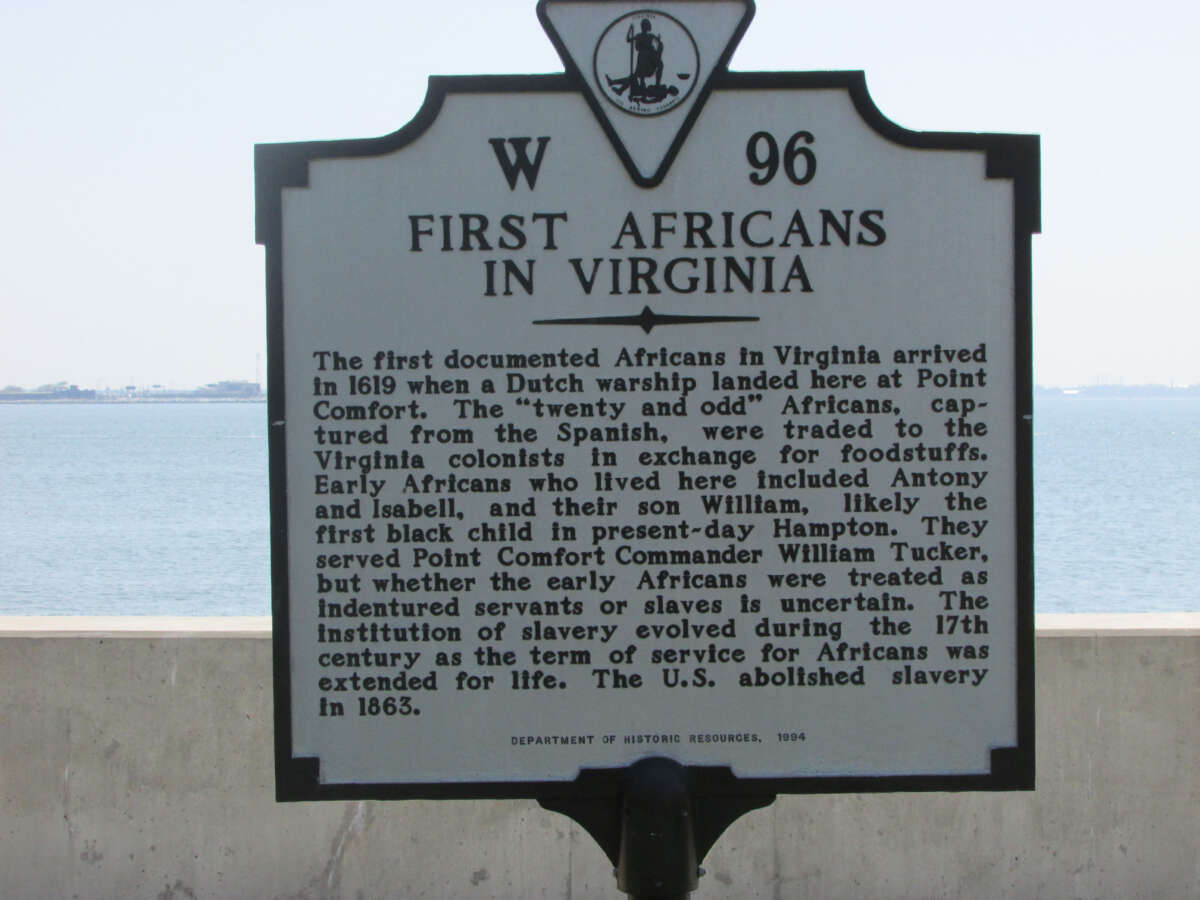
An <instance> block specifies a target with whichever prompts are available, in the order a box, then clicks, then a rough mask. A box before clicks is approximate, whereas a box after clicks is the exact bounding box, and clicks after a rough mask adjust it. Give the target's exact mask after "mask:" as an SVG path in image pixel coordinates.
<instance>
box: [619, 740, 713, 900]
mask: <svg viewBox="0 0 1200 900" xmlns="http://www.w3.org/2000/svg"><path fill="white" fill-rule="evenodd" d="M694 819H695V815H694V810H693V805H692V796H691V792H690V790H689V789H688V779H687V770H686V769H684V767H683V766H681V765H680V764H679V763H677V762H675V761H674V760H670V759H664V758H661V757H654V758H651V759H643V760H641V761H639V762H636V763H634V764H633V765H632V766H630V767H629V769H628V770H627V772H626V776H625V790H624V793H623V795H622V798H621V845H620V851H619V856H618V862H617V887H618V888H619V889H620V890H622V891H624V892H625V893H626V894H629V895H630V896H631V897H632V898H633V900H687V896H688V894H690V893H691V892H692V891H694V890H695V889H696V886H697V884H698V882H699V866H698V861H697V858H696V836H695V828H694V826H693V822H694Z"/></svg>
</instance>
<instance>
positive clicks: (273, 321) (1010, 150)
mask: <svg viewBox="0 0 1200 900" xmlns="http://www.w3.org/2000/svg"><path fill="white" fill-rule="evenodd" d="M743 27H744V26H743ZM830 89H840V90H844V91H846V92H847V93H848V94H849V95H850V99H851V100H852V102H853V103H854V106H855V108H856V110H857V111H858V113H859V115H860V116H861V117H862V119H863V121H864V122H865V123H866V124H868V125H869V126H870V127H871V128H872V129H873V130H874V131H875V132H876V133H877V134H879V135H880V136H881V137H883V138H885V139H887V140H889V141H891V142H893V143H896V144H899V145H901V146H905V147H911V148H917V149H927V150H934V151H937V150H952V151H953V150H968V151H982V152H984V154H985V158H986V177H987V178H996V179H1009V180H1011V181H1012V183H1013V204H1014V206H1013V210H1014V216H1013V264H1014V272H1013V286H1014V294H1013V320H1014V363H1015V382H1016V383H1015V389H1016V397H1015V415H1016V422H1015V435H1016V440H1015V444H1016V446H1015V448H1014V449H1015V458H1016V489H1017V516H1016V529H1017V534H1016V548H1017V554H1016V556H1017V559H1016V562H1017V609H1016V617H1017V622H1016V650H1017V659H1016V664H1017V679H1016V701H1017V710H1016V713H1017V716H1016V718H1017V736H1018V737H1017V744H1016V746H1013V747H999V748H994V749H993V750H992V751H991V771H990V773H986V774H978V775H957V774H956V775H929V774H925V775H888V776H807V777H793V778H737V777H736V776H734V775H733V774H732V772H731V771H730V769H729V768H728V767H707V766H704V767H700V766H693V767H689V768H688V776H689V780H690V782H691V784H692V788H693V790H694V792H695V793H696V794H697V795H698V796H701V797H709V798H715V800H713V801H710V802H721V801H722V798H724V800H723V802H727V803H728V802H731V801H732V802H737V801H736V799H735V798H749V799H747V800H746V802H748V803H749V804H751V805H750V806H748V807H747V808H752V806H753V805H762V803H765V802H769V798H770V797H772V796H774V795H776V794H826V793H874V792H896V791H1007V790H1032V789H1033V788H1034V780H1035V745H1034V726H1035V718H1034V699H1035V697H1034V694H1035V684H1034V602H1033V596H1034V584H1033V575H1034V568H1033V375H1032V371H1033V367H1032V246H1031V245H1032V236H1033V234H1035V233H1038V232H1039V231H1040V228H1041V222H1040V214H1041V213H1040V210H1041V185H1040V181H1041V172H1040V141H1039V138H1038V137H1037V136H1036V135H1024V134H998V133H990V134H986V133H985V134H981V133H963V132H928V131H926V132H920V131H909V130H908V129H905V128H902V127H901V126H899V125H897V124H896V123H894V122H892V121H891V120H889V119H888V118H886V117H885V116H884V115H883V113H881V112H880V111H879V109H878V107H877V106H876V105H875V103H874V101H873V100H872V99H871V97H870V95H869V93H868V92H867V86H866V77H865V74H864V73H863V72H861V71H829V72H728V71H717V72H715V73H714V74H713V76H712V78H711V80H710V81H709V84H708V85H707V90H708V91H710V92H711V91H713V90H721V91H735V90H754V91H763V90H787V91H811V90H830ZM512 93H575V94H580V93H582V94H583V95H584V96H585V97H587V96H588V94H587V91H586V90H584V88H583V85H582V84H581V83H580V76H579V75H578V73H571V74H551V75H478V76H474V75H450V76H433V77H431V78H430V79H429V88H428V92H427V94H426V97H425V101H424V103H423V104H422V106H421V108H420V110H419V111H418V112H417V114H416V116H414V118H413V119H412V121H410V122H409V123H408V124H407V125H405V126H404V127H403V128H401V129H399V130H398V131H395V132H393V133H391V134H388V135H384V136H382V137H378V138H365V139H357V140H340V141H308V142H297V143H280V144H258V145H256V146H255V148H254V150H255V152H254V165H255V205H256V218H255V238H256V241H257V243H259V244H262V245H263V246H264V248H265V250H266V288H267V345H268V354H267V389H268V390H267V416H268V435H269V451H268V452H269V462H270V514H271V612H272V617H273V624H272V634H273V650H272V661H273V673H274V675H273V681H274V700H275V709H274V718H275V735H274V737H275V792H276V799H277V800H278V801H281V802H290V801H310V800H369V799H378V800H393V799H395V800H398V799H460V800H462V799H520V798H535V799H538V800H540V801H541V802H542V804H543V805H544V806H546V807H547V808H551V809H557V810H559V811H565V810H567V809H568V808H570V807H572V806H573V805H574V804H576V803H579V802H584V803H592V804H594V805H595V808H597V809H601V808H603V809H606V810H607V809H608V808H609V806H611V803H612V802H613V800H614V798H618V797H619V796H620V792H621V784H622V782H621V777H622V775H623V773H624V772H625V769H624V767H621V768H614V769H583V770H581V772H580V774H579V776H578V777H577V778H576V779H574V780H573V781H488V782H445V783H424V782H418V783H397V782H383V783H338V784H323V783H321V781H320V771H319V770H320V764H319V759H318V758H314V757H299V758H298V757H295V756H294V755H293V753H292V730H291V726H292V715H291V665H290V655H289V650H290V641H289V638H290V615H289V579H288V527H287V496H288V494H287V446H286V433H285V423H286V421H287V410H286V408H285V393H284V387H285V371H286V359H285V356H284V343H283V337H284V336H283V319H284V300H285V298H284V293H283V253H284V248H283V236H282V196H283V189H284V188H289V187H299V188H303V187H307V186H308V183H309V181H308V174H309V164H310V163H312V162H314V161H316V160H323V159H338V158H341V159H347V158H366V157H373V156H381V155H384V154H387V153H391V152H393V151H395V150H398V149H400V148H402V147H404V146H406V145H407V144H409V143H411V142H412V141H414V140H415V139H416V138H418V137H419V136H420V135H421V134H423V133H424V132H425V131H426V130H427V129H428V128H429V127H430V126H431V125H432V124H433V122H434V121H435V120H436V119H437V116H438V114H439V112H440V111H441V108H442V105H443V103H444V102H445V100H446V97H448V96H450V95H451V94H512ZM589 102H590V100H589ZM698 105H699V104H698ZM689 125H690V123H689ZM677 149H678V147H675V148H673V152H672V158H673V156H674V151H675V150H677ZM669 161H670V160H668V163H669ZM665 168H666V167H665V166H664V170H663V173H664V174H665ZM631 174H632V173H631ZM634 180H635V181H636V182H638V183H639V184H640V185H641V186H643V187H650V186H652V184H651V183H648V182H643V181H642V180H640V179H639V178H637V177H635V178H634ZM659 180H661V177H660V178H658V179H656V180H655V181H654V183H657V181H659ZM652 755H656V754H654V753H652V752H647V754H646V756H652ZM753 798H759V800H761V801H762V803H757V801H755V800H754V799H753ZM606 804H607V805H606ZM607 814H608V813H604V815H607ZM589 830H591V829H590V828H589ZM714 839H715V838H714Z"/></svg>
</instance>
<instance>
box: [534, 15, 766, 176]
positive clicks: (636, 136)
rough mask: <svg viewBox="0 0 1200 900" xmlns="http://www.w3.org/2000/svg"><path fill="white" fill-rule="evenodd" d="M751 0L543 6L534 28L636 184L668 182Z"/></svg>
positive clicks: (739, 34) (747, 21)
mask: <svg viewBox="0 0 1200 900" xmlns="http://www.w3.org/2000/svg"><path fill="white" fill-rule="evenodd" d="M753 16H754V2H753V0H662V2H655V0H643V2H641V3H638V2H628V0H625V2H622V0H616V2H614V0H540V2H539V3H538V19H539V21H541V23H542V27H543V28H544V29H545V30H546V34H547V35H549V37H550V40H551V41H552V42H553V44H554V47H555V49H557V50H558V54H559V56H561V57H562V61H563V65H565V66H566V68H567V73H568V74H569V75H571V76H572V77H574V78H576V79H577V80H578V81H579V82H580V84H581V86H582V88H583V95H584V97H585V98H586V99H587V102H588V105H589V106H591V108H592V112H594V113H595V114H596V118H597V119H599V121H600V126H601V127H602V128H603V129H604V132H605V134H607V135H608V137H609V140H611V141H612V144H613V147H614V148H615V149H616V151H617V154H618V155H619V156H620V157H621V160H622V162H624V163H625V167H626V169H628V170H629V174H630V176H632V178H633V180H634V181H635V182H637V183H638V184H639V185H641V186H642V187H654V186H655V185H657V184H659V183H660V182H661V181H662V180H663V178H665V177H666V174H667V171H668V169H670V167H671V163H672V161H673V160H674V159H675V155H676V154H677V153H678V152H679V148H680V147H681V146H683V142H684V140H685V139H686V138H687V135H688V132H690V131H691V129H692V125H693V124H695V122H696V119H697V118H698V117H699V115H700V110H701V109H702V108H703V106H704V101H705V100H707V99H708V94H709V92H710V91H711V90H712V86H713V79H714V77H715V76H717V75H719V74H720V73H723V72H724V71H725V69H726V67H727V66H728V64H729V58H730V57H731V56H732V55H733V51H734V48H736V47H737V45H738V42H739V41H740V40H741V38H742V35H743V34H745V32H746V28H747V27H748V26H749V24H750V19H751V18H753Z"/></svg>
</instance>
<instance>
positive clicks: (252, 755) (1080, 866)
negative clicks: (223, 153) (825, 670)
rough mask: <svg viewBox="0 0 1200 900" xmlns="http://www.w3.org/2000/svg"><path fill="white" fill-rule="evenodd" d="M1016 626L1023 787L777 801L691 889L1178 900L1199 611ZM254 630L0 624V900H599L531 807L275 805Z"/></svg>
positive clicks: (1192, 842)
mask: <svg viewBox="0 0 1200 900" xmlns="http://www.w3.org/2000/svg"><path fill="white" fill-rule="evenodd" d="M1038 626H1039V630H1038V639H1037V653H1038V662H1037V664H1038V692H1037V702H1038V712H1037V721H1038V789H1037V791H1036V792H1032V793H1018V794H978V793H969V794H891V795H830V796H810V797H803V796H801V797H783V798H780V799H779V800H778V801H777V802H776V803H775V804H774V805H773V806H771V807H769V808H767V809H765V810H761V811H759V812H756V813H751V814H750V815H748V816H746V817H744V818H743V819H741V820H740V821H738V822H737V823H735V824H734V825H733V826H732V827H731V828H730V829H729V830H728V831H727V832H726V833H725V835H724V837H723V838H722V839H721V840H720V841H719V842H718V844H717V846H716V847H715V848H714V850H713V851H712V852H711V853H710V854H709V856H708V858H707V859H706V860H705V862H704V866H705V868H706V869H707V871H708V874H707V875H706V876H705V877H704V878H702V879H701V882H700V889H699V890H698V891H697V893H696V894H695V895H694V897H695V898H697V900H703V898H705V897H773V898H793V897H795V898H799V897H822V898H831V897H854V898H876V897H878V898H883V897H889V898H895V897H912V898H929V897H973V898H988V897H1020V898H1031V897H1054V898H1062V897H1112V898H1118V897H1119V898H1128V897H1156V898H1157V897H1169V898H1175V897H1178V898H1191V897H1200V838H1198V837H1197V835H1198V834H1200V614H1181V615H1174V616H1170V615H1167V616H1103V617H1098V616H1043V617H1039V620H1038ZM269 637H270V632H269V623H268V622H267V620H265V619H219V620H186V619H170V620H162V619H147V618H129V619H104V620H98V619H83V618H42V617H29V618H3V617H0V723H2V725H0V792H2V794H3V818H2V819H0V837H2V840H0V895H3V896H4V897H14V898H20V897H31V898H46V897H63V898H68V897H71V898H76V897H77V898H105V897H112V898H133V897H137V898H141V897H145V898H158V900H182V898H211V897H237V898H243V897H262V898H266V897H276V898H297V900H298V898H334V897H356V898H357V897H385V896H387V897H448V898H501V897H503V898H508V897H512V898H532V897H556V898H557V897H566V898H581V897H608V898H611V897H619V896H623V895H620V894H618V893H617V892H616V888H615V882H614V880H613V878H612V874H611V870H610V866H609V864H608V862H607V860H606V859H605V858H604V856H603V854H601V853H600V851H599V849H598V848H597V847H596V845H595V844H594V843H593V841H592V840H591V838H590V837H588V835H587V834H586V833H584V832H583V831H582V830H581V829H580V828H579V827H578V826H576V825H575V824H574V823H573V822H571V821H570V820H568V819H566V818H564V817H561V816H558V815H556V814H554V813H550V812H546V811H544V810H542V809H540V808H539V807H538V806H537V805H536V804H534V803H532V802H527V801H500V802H494V801H489V802H467V801H459V802H441V803H438V802H426V801H408V802H397V803H378V802H367V803H322V804H308V803H305V804H288V805H277V804H276V803H275V802H274V799H273V797H274V793H273V790H274V789H273V763H272V758H271V752H272V751H271V747H272V743H271V735H272V717H271V665H270V641H269Z"/></svg>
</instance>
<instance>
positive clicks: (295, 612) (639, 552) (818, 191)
mask: <svg viewBox="0 0 1200 900" xmlns="http://www.w3.org/2000/svg"><path fill="white" fill-rule="evenodd" d="M728 5H731V4H718V6H728ZM732 5H733V6H738V5H739V4H732ZM564 6H593V7H599V8H600V11H601V12H602V13H603V15H601V16H599V17H598V18H596V21H597V22H598V24H597V25H596V26H595V27H594V28H593V31H592V37H591V43H590V45H587V41H585V40H584V37H583V36H581V35H579V34H572V35H571V36H570V37H569V38H564V39H563V40H561V41H557V43H559V44H560V46H562V45H563V44H569V43H572V42H574V43H577V44H579V45H580V46H581V47H584V50H586V51H587V52H583V51H581V52H580V53H579V54H573V55H572V57H571V58H573V59H574V60H575V61H576V62H577V63H578V66H577V68H575V69H573V72H575V73H576V76H575V77H572V76H548V77H542V78H524V79H493V80H489V79H460V80H453V81H450V80H444V81H435V82H434V84H433V87H432V89H431V99H430V101H429V103H428V104H427V107H426V109H425V110H424V111H423V112H422V113H421V115H420V116H418V119H417V120H416V121H415V122H414V123H413V124H412V125H410V126H409V127H408V128H407V129H405V130H404V131H402V132H398V133H397V134H396V135H393V136H391V137H388V138H382V139H379V140H377V141H357V142H345V143H343V144H336V145H321V144H313V145H280V146H278V147H265V148H261V149H260V227H261V228H262V232H261V234H262V240H263V241H264V242H265V243H266V244H267V246H268V250H269V267H270V273H271V277H270V279H269V281H270V285H271V288H270V289H271V291H272V304H273V306H272V309H273V318H272V329H273V332H272V381H271V385H270V398H271V404H272V411H271V417H272V423H273V425H272V440H273V442H274V443H273V445H272V453H273V458H272V479H273V481H272V491H273V501H274V512H275V516H276V535H275V541H276V545H275V553H276V601H275V602H276V607H275V612H276V628H277V648H276V664H277V690H278V692H279V693H278V694H277V707H278V708H279V722H278V724H277V728H279V729H281V732H282V735H281V737H282V740H280V741H279V744H280V751H279V752H280V753H281V754H282V755H283V756H284V757H286V758H282V759H281V760H280V766H281V769H280V772H281V773H285V772H286V773H290V774H281V775H280V780H281V789H280V790H281V796H283V795H288V796H291V797H293V798H297V797H300V796H304V797H320V796H331V797H332V796H347V795H349V794H353V793H355V792H358V793H360V794H371V792H372V791H375V792H379V791H380V790H381V786H382V787H386V788H388V789H390V790H391V791H392V794H391V795H397V792H398V793H399V795H404V793H405V792H406V791H407V792H409V793H410V794H420V795H423V796H438V795H441V796H473V795H476V792H478V791H480V789H481V786H486V791H485V792H486V793H487V794H488V795H490V796H495V795H503V794H505V793H508V794H511V795H534V794H537V793H538V791H539V790H540V789H541V788H539V786H545V785H550V784H554V783H559V784H561V783H566V782H570V781H571V780H572V779H574V778H576V776H577V775H578V774H579V772H580V770H581V769H610V768H612V769H615V768H619V767H623V766H627V765H629V764H631V763H633V762H635V761H637V760H638V759H641V758H644V757H646V756H648V755H662V756H667V757H670V758H672V759H674V760H676V761H678V762H680V763H682V764H685V765H689V766H720V767H725V766H727V767H729V768H730V769H731V770H732V772H733V774H734V775H735V776H737V777H738V778H742V779H756V780H762V779H765V780H766V781H765V782H763V783H765V784H768V785H770V786H771V787H772V789H773V790H808V789H819V790H828V789H830V786H831V785H834V786H835V787H836V786H837V785H838V784H845V786H846V787H847V789H849V788H853V789H857V790H861V789H863V788H864V785H866V784H867V783H866V782H863V781H862V779H879V781H878V782H871V784H877V785H879V786H881V787H882V788H884V789H897V788H903V789H919V788H923V787H937V788H942V789H944V788H946V787H955V786H977V787H1003V786H1024V785H1026V784H1027V783H1028V781H1029V779H1030V778H1031V776H1032V762H1031V760H1032V689H1031V684H1032V595H1031V587H1030V585H1031V582H1032V578H1031V573H1030V570H1029V564H1030V551H1029V546H1028V543H1029V533H1030V529H1029V517H1030V515H1031V508H1030V507H1031V504H1030V497H1029V493H1028V492H1029V484H1028V480H1029V472H1028V468H1029V466H1028V448H1029V431H1028V428H1029V421H1028V413H1029V411H1030V408H1029V373H1028V351H1029V333H1028V303H1029V297H1028V294H1029V285H1028V244H1029V235H1030V233H1031V231H1032V230H1033V228H1034V227H1035V224H1036V223H1035V222H1034V221H1033V219H1034V218H1035V216H1036V213H1033V214H1032V215H1031V214H1030V213H1029V212H1028V204H1029V203H1030V202H1032V203H1033V204H1034V205H1036V142H1035V141H1034V140H1032V139H1024V138H1010V137H996V136H982V137H981V136H947V135H939V136H932V137H924V136H921V135H915V134H911V133H908V132H903V131H902V130H901V129H899V128H896V126H893V125H891V124H890V123H887V122H886V120H883V119H882V117H881V116H879V115H878V113H875V112H874V111H873V109H872V108H870V107H869V101H867V100H866V99H865V92H864V91H863V90H862V86H861V79H860V78H859V77H858V76H857V75H856V74H854V73H850V74H837V73H834V74H822V75H814V76H803V75H799V76H787V75H772V76H737V75H733V74H730V73H727V72H725V71H724V69H723V67H722V68H718V69H716V73H715V74H713V72H714V67H715V66H716V64H717V62H718V60H717V59H714V58H712V55H711V50H706V49H705V39H704V38H703V35H701V39H699V40H697V39H696V38H695V36H696V35H697V34H698V33H702V32H703V31H704V29H703V28H700V27H698V26H697V25H696V24H694V23H693V22H690V21H689V20H688V19H687V17H686V10H684V11H680V9H677V8H674V7H679V6H686V4H669V6H671V7H672V8H671V9H669V10H668V9H666V8H665V7H664V8H663V9H659V8H655V9H653V10H644V9H642V8H640V7H637V6H634V5H631V6H630V7H629V9H628V10H625V9H623V8H621V4H611V3H608V4H564ZM699 6H700V7H703V4H699ZM692 15H693V16H695V15H700V13H696V12H693V13H692ZM551 18H553V16H552V15H551ZM734 24H735V25H736V20H735V22H734ZM588 27H593V26H591V25H588ZM687 36H691V37H692V41H691V43H689V42H688V41H685V40H683V38H684V37H687ZM708 43H709V44H711V39H710V40H709V41H708ZM585 45H587V46H585ZM697 48H699V49H697ZM724 49H725V48H724V47H720V48H719V50H724ZM706 54H707V55H708V56H709V58H707V59H706V58H705V56H706ZM722 65H723V64H722ZM705 66H708V67H709V68H708V73H709V74H708V75H705V74H704V71H705ZM660 69H661V72H660ZM578 73H585V74H584V75H583V76H582V80H586V78H588V77H591V76H592V74H593V73H596V74H598V76H599V78H601V79H604V81H603V86H602V87H601V86H599V85H597V86H595V90H594V91H593V93H592V94H591V95H590V96H589V95H587V93H586V92H584V91H581V90H580V88H579V83H580V76H578ZM685 73H686V74H688V75H689V77H688V78H686V79H683V78H682V76H683V74H685ZM697 78H699V79H701V80H702V81H703V82H704V83H702V84H696V83H694V82H695V80H696V79H697ZM621 79H625V81H624V87H623V88H622V87H621V84H620V80H621ZM689 82H692V83H689ZM671 88H675V89H676V91H677V92H676V93H672V92H671V90H670V89H671ZM706 91H707V94H705V92H706ZM600 106H603V107H604V108H605V110H606V115H607V116H608V117H609V119H610V120H617V119H620V120H621V121H620V126H619V127H618V128H615V132H616V133H617V135H618V136H617V137H615V138H614V136H613V134H614V129H609V128H607V127H606V126H604V125H603V119H599V120H598V118H597V114H596V108H598V107H600ZM651 107H655V108H654V110H653V111H654V114H651ZM688 115H691V116H693V118H694V124H691V126H690V130H686V129H685V130H686V139H685V140H683V141H682V143H681V144H680V146H679V147H678V149H677V152H676V153H675V154H674V156H673V158H671V157H670V153H669V151H668V150H667V149H666V147H667V145H669V144H670V143H671V140H672V139H673V138H668V139H666V141H665V142H663V141H662V140H660V139H658V138H656V139H655V140H656V141H658V144H657V145H658V146H660V150H658V151H654V152H653V153H650V155H651V156H654V157H655V158H654V159H649V161H646V160H645V159H641V158H639V157H638V155H637V154H636V153H626V154H625V156H624V157H623V156H622V155H620V150H619V149H615V148H614V144H613V142H612V141H613V140H618V141H619V140H620V137H619V135H620V134H621V133H622V132H623V131H625V130H628V129H634V130H636V128H638V127H640V125H642V124H648V125H649V127H651V128H668V129H675V130H680V129H681V127H682V126H681V123H682V121H683V118H684V117H685V116H688ZM664 123H665V124H664ZM610 139H611V140H610ZM625 149H626V150H628V147H626V148H625ZM638 152H639V153H640V152H641V151H638ZM647 152H649V151H647ZM656 154H657V155H656ZM297 160H299V164H297ZM1013 160H1015V161H1016V162H1015V163H1013ZM1030 160H1032V162H1030ZM664 162H665V171H663V172H662V177H661V180H660V181H659V182H658V183H657V185H656V186H653V187H645V186H642V184H639V183H638V179H641V181H642V183H645V182H646V181H648V180H652V178H653V176H654V174H655V173H657V172H659V171H660V169H661V168H662V167H663V165H664ZM1006 164H1011V165H1009V168H1007V169H1006V168H1005V165H1006ZM989 174H991V175H992V176H993V177H989ZM264 197H265V198H266V199H265V200H264V199H263V198H264ZM1030 198H1033V199H1032V201H1030ZM1023 203H1024V204H1026V206H1024V207H1023V206H1022V204H1023ZM264 210H265V211H264ZM997 753H999V754H1000V756H999V757H998V756H997V755H996V754H997ZM1000 758H1003V762H1002V763H997V759H1000ZM302 760H310V761H315V762H310V763H309V768H308V769H304V770H303V771H304V772H307V773H308V774H307V775H296V774H295V772H293V771H292V769H289V768H288V767H289V766H292V765H293V764H294V761H302ZM296 765H299V764H296ZM1001 768H1002V769H1003V770H1004V771H1003V772H1001V771H999V769H1001ZM305 777H308V778H309V779H310V781H311V783H310V784H304V785H302V784H298V783H297V782H299V781H303V780H304V778H305ZM955 779H959V780H957V781H956V780H955ZM285 782H286V784H287V785H291V786H290V787H288V786H285V784H284V783H285ZM436 786H443V787H442V789H441V792H440V793H439V789H437V788H436ZM506 786H507V787H506ZM347 792H349V793H347Z"/></svg>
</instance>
